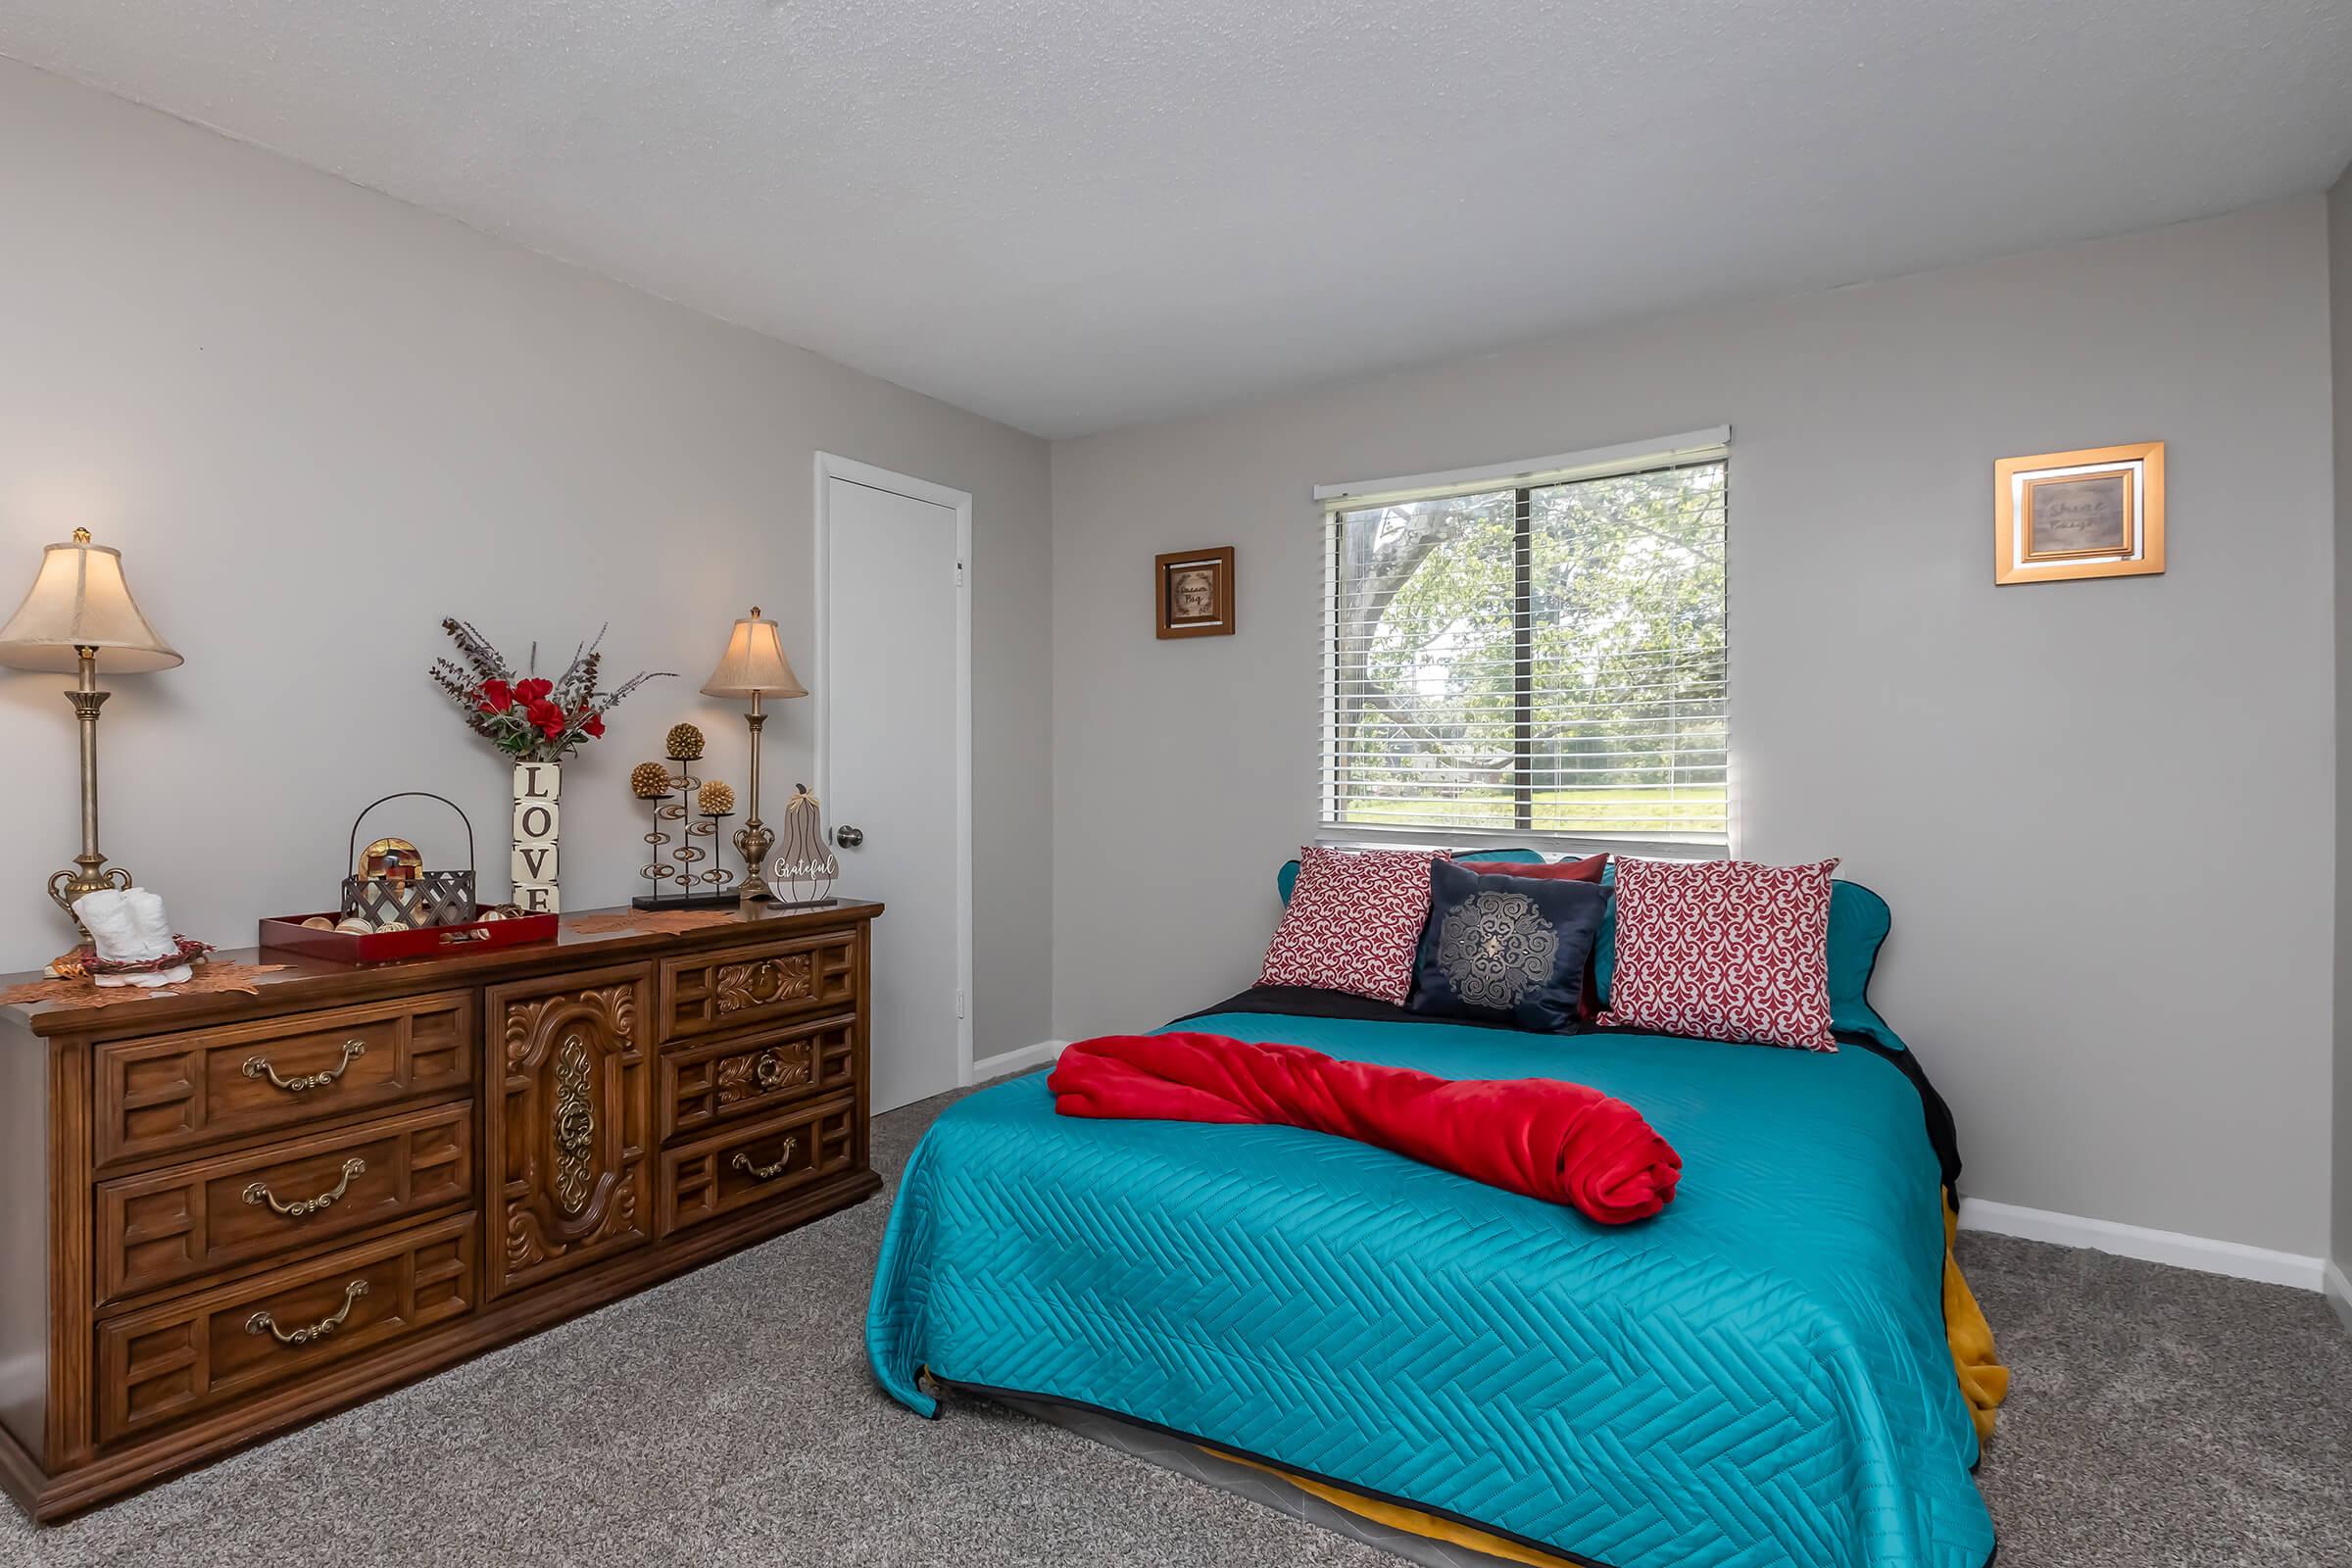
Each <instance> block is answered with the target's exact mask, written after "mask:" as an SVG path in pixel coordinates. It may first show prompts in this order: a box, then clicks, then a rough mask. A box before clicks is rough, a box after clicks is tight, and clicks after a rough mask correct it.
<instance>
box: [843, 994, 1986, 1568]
mask: <svg viewBox="0 0 2352 1568" xmlns="http://www.w3.org/2000/svg"><path fill="white" fill-rule="evenodd" d="M1181 1023H1182V1026H1183V1027H1184V1028H1187V1029H1193V1030H1201V1031H1206V1032H1211V1033H1218V1034H1227V1035H1233V1036H1236V1037H1239V1038H1242V1039H1248V1040H1274V1041H1285V1042H1290V1043H1294V1044H1298V1045H1302V1046H1307V1047H1311V1048H1313V1049H1315V1050H1318V1051H1324V1052H1328V1053H1330V1054H1334V1055H1338V1056H1343V1057H1348V1058H1353V1059H1358V1060H1364V1061H1372V1062H1379V1063H1385V1064H1390V1065H1397V1066H1410V1067H1417V1068H1420V1069H1422V1070H1424V1071H1428V1072H1432V1073H1437V1074H1440V1075H1442V1076H1446V1077H1452V1078H1516V1077H1532V1076H1550V1077H1559V1078H1566V1079H1571V1080H1574V1081H1576V1082H1580V1083H1585V1084H1590V1085H1593V1087H1595V1088H1599V1089H1601V1090H1604V1091H1606V1092H1607V1093H1609V1094H1611V1095H1614V1096H1617V1097H1618V1098H1620V1099H1622V1100H1625V1101H1627V1102H1628V1103H1631V1104H1633V1105H1635V1106H1636V1107H1637V1108H1639V1109H1640V1110H1641V1111H1642V1113H1643V1114H1644V1115H1645V1116H1646V1117H1647V1118H1648V1119H1649V1121H1650V1122H1651V1123H1652V1124H1653V1125H1654V1126H1655V1127H1656V1128H1657V1129H1658V1131H1660V1132H1661V1133H1663V1134H1664V1135H1665V1136H1666V1138H1667V1139H1668V1140H1669V1141H1670V1142H1672V1143H1673V1144H1674V1146H1675V1147H1676V1148H1677V1149H1678V1150H1679V1151H1680V1152H1681V1153H1682V1155H1683V1158H1684V1162H1685V1163H1684V1179H1683V1183H1682V1188H1681V1192H1680V1195H1679V1196H1678V1197H1677V1199H1676V1201H1675V1202H1674V1203H1673V1205H1672V1206H1671V1207H1669V1208H1668V1209H1667V1210H1666V1211H1665V1212H1664V1213H1663V1214H1661V1215H1659V1216H1657V1217H1656V1218H1654V1219H1651V1220H1647V1221H1643V1222H1641V1223H1638V1224H1634V1225H1631V1226H1625V1227H1619V1228H1610V1227H1604V1226H1600V1225H1596V1224H1593V1222H1591V1221H1589V1220H1587V1219H1585V1218H1584V1217H1583V1216H1581V1215H1580V1214H1578V1213H1576V1212H1575V1211H1573V1210H1571V1209H1567V1208H1563V1207H1559V1206H1556V1205H1552V1204H1547V1203H1544V1202H1541V1201H1536V1200H1533V1199H1527V1198H1521V1197H1518V1196H1515V1195H1513V1194H1509V1193H1505V1192H1502V1191H1499V1190H1496V1189H1494V1188H1489V1187H1484V1186H1480V1185H1478V1184H1477V1183H1474V1182H1471V1181H1468V1180H1466V1179H1464V1178H1461V1177H1458V1176H1454V1175H1450V1174H1448V1173H1446V1172H1444V1171H1440V1170H1437V1169H1434V1168H1432V1167H1429V1166H1424V1165H1420V1164H1416V1163H1414V1162H1412V1161H1409V1160H1406V1159H1403V1158H1401V1157H1400V1156H1397V1155H1395V1154H1391V1153H1388V1152H1383V1151H1380V1150H1376V1149H1372V1148H1368V1147H1365V1146H1362V1145H1358V1144H1353V1143H1349V1142H1347V1141H1344V1140H1341V1139H1336V1138H1330V1137H1325V1136H1322V1135H1319V1134H1314V1133H1308V1132H1302V1131H1298V1130H1294V1129H1289V1128H1279V1127H1238V1126H1235V1127H1228V1126H1203V1125H1199V1124H1192V1123H1174V1122H1160V1121H1084V1120H1078V1119H1073V1118H1065V1117H1060V1116H1057V1115H1055V1114H1054V1104H1053V1099H1052V1096H1051V1095H1050V1093H1049V1092H1048V1090H1047V1088H1046V1082H1045V1078H1044V1076H1043V1075H1037V1076H1031V1077H1027V1078H1022V1079H1016V1080H1014V1081H1011V1082H1009V1083H1005V1084H1003V1085H1000V1086H998V1087H996V1088H993V1089H989V1090H986V1091H983V1092H981V1093H979V1094H976V1095H973V1096H971V1097H969V1098H967V1099H965V1100H963V1101H961V1102H959V1103H956V1104H955V1105H954V1106H952V1107H950V1108H949V1110H948V1111H947V1112H946V1113H945V1114H943V1115H942V1116H941V1117H940V1119H939V1121H938V1122H937V1123H936V1124H935V1125H934V1126H933V1127H932V1129H931V1131H930V1132H929V1134H928V1135H927V1136H926V1137H925V1139H924V1141H923V1143H922V1145H921V1147H920V1148H919V1149H918V1150H917V1151H916V1152H915V1154H914V1155H913V1157H912V1159H911V1160H910V1161H909V1163H908V1165H907V1171H906V1174H905V1177H904V1179H903V1180H902V1182H901V1184H900V1188H899V1194H898V1199H897V1202H896V1205H895V1207H894V1209H893V1211H892V1214H891V1217H890V1224H889V1229H888V1233H887V1235H886V1237H885V1239H884V1242H883V1247H882V1251H881V1256H880V1260H879V1262H878V1265H877V1269H876V1276H875V1281H874V1292H873V1299H872V1305H871V1309H870V1313H869V1318H868V1323H867V1341H868V1348H869V1352H870V1355H871V1359H872V1363H873V1367H874V1371H875V1373H876V1375H877V1377H878V1378H879V1380H880V1382H881V1384H882V1386H883V1388H884V1389H886V1390H887V1391H888V1392H889V1393H890V1394H891V1395H892V1396H893V1397H896V1398H898V1399H899V1400H901V1401H902V1402H903V1403H905V1404H907V1406H909V1407H910V1408H912V1409H914V1410H916V1411H919V1412H921V1413H923V1414H925V1415H930V1414H934V1413H936V1411H937V1409H938V1404H937V1398H936V1396H935V1394H934V1393H932V1392H929V1391H928V1390H927V1388H926V1381H928V1382H929V1383H930V1384H931V1385H932V1386H933V1387H937V1386H940V1385H945V1386H947V1387H951V1388H963V1389H969V1390H974V1391H978V1392H982V1393H996V1394H1005V1395H1018V1396H1024V1397H1033V1398H1042V1399H1047V1400H1052V1401H1058V1402H1060V1403H1063V1404H1066V1405H1070V1406H1075V1407H1078V1408H1081V1409H1087V1410H1093V1411H1099V1412H1105V1413H1107V1414H1109V1415H1112V1416H1115V1417H1118V1418H1121V1419H1123V1420H1125V1421H1128V1422H1131V1423H1136V1424H1139V1425H1142V1426H1145V1427H1150V1428H1155V1429H1159V1430H1161V1431H1164V1432H1167V1433H1171V1434H1175V1435H1178V1436H1181V1437H1184V1438H1186V1439H1189V1440H1191V1441H1194V1442H1198V1443H1200V1444H1202V1445H1204V1446H1208V1447H1210V1448H1211V1449H1214V1450H1219V1451H1222V1452H1224V1453H1228V1454H1232V1455H1235V1456H1238V1457H1241V1458H1244V1459H1248V1460H1252V1461H1256V1462H1260V1463H1264V1464H1269V1465H1272V1466H1276V1467H1278V1468H1280V1469H1281V1470H1283V1471H1286V1472H1289V1473H1291V1474H1293V1475H1296V1476H1299V1477H1302V1478H1306V1479H1308V1480H1309V1481H1311V1482H1314V1483H1319V1484H1322V1485H1324V1486H1326V1487H1329V1488H1335V1489H1338V1490H1339V1491H1341V1492H1342V1493H1345V1494H1348V1495H1354V1496H1359V1497H1363V1498H1368V1499H1375V1500H1377V1501H1380V1502H1385V1503H1390V1504H1397V1505H1401V1506H1403V1507H1405V1508H1409V1509H1412V1510H1417V1511H1419V1512H1421V1513H1424V1514H1427V1515H1430V1516H1434V1517H1435V1518H1437V1519H1440V1520H1447V1521H1454V1522H1458V1523H1460V1524H1462V1525H1466V1526H1469V1527H1473V1528H1474V1529H1476V1530H1478V1531H1481V1532H1485V1533H1489V1534H1491V1535H1493V1536H1495V1537H1499V1538H1501V1539H1502V1540H1503V1541H1505V1542H1509V1543H1517V1544H1524V1545H1527V1546H1532V1547H1535V1548H1538V1549H1539V1550H1541V1551H1543V1552H1546V1553H1550V1554H1553V1555H1555V1556H1558V1557H1563V1558H1566V1559H1567V1560H1569V1561H1571V1562H1577V1563H1587V1564H1597V1565H1603V1568H1766V1565H1784V1564H1785V1565H1792V1568H1843V1565H1853V1568H1984V1565H1985V1563H1987V1562H1988V1561H1989V1560H1990V1558H1991V1556H1992V1552H1993V1546H1994V1542H1993V1532H1992V1525H1991V1521H1990V1518H1989V1516H1988V1515H1987V1513H1986V1511H1985V1504H1984V1501H1983V1499H1982V1498H1981V1496H1980V1495H1979V1494H1978V1492H1977V1490H1976V1487H1975V1484H1974V1482H1973V1480H1972V1479H1971V1470H1972V1468H1973V1467H1974V1464H1975V1462H1976V1458H1977V1445H1978V1438H1977V1431H1976V1427H1975V1426H1974V1424H1973V1423H1972V1420H1971V1416H1970V1411H1969V1407H1968V1401H1967V1400H1966V1398H1964V1397H1963V1396H1962V1393H1961V1389H1960V1386H1959V1382H1958V1380H1957V1378H1956V1377H1955V1374H1954V1364H1953V1355H1952V1351H1951V1349H1950V1348H1948V1347H1947V1344H1946V1335H1945V1322H1944V1304H1943V1289H1944V1264H1945V1241H1946V1237H1945V1231H1944V1225H1943V1219H1944V1216H1943V1194H1944V1192H1945V1191H1946V1189H1947V1187H1948V1184H1949V1181H1950V1179H1951V1178H1952V1176H1953V1175H1954V1174H1956V1168H1957V1156H1956V1153H1955V1152H1954V1151H1953V1149H1952V1147H1951V1138H1950V1123H1949V1118H1948V1116H1947V1115H1945V1114H1944V1112H1943V1107H1942V1103H1941V1102H1940V1101H1939V1100H1937V1099H1936V1095H1935V1093H1934V1091H1933V1089H1932V1088H1930V1087H1929V1086H1928V1084H1927V1081H1926V1079H1925V1076H1924V1074H1922V1073H1921V1072H1920V1071H1919V1070H1918V1067H1917V1064H1916V1061H1915V1059H1914V1058H1912V1057H1911V1056H1910V1054H1909V1053H1907V1052H1906V1051H1904V1050H1903V1047H1902V1044H1901V1042H1900V1041H1899V1040H1897V1039H1896V1038H1895V1037H1894V1035H1893V1033H1892V1031H1891V1030H1888V1029H1887V1028H1886V1026H1885V1024H1884V1023H1883V1022H1882V1021H1881V1020H1879V1019H1878V1018H1877V1016H1876V1014H1874V1013H1870V1012H1869V1010H1868V1008H1867V1005H1862V1004H1859V1003H1852V1004H1850V1005H1842V1006H1841V1007H1840V1016H1839V1024H1840V1029H1839V1039H1840V1041H1841V1043H1842V1045H1843V1047H1844V1049H1841V1050H1840V1051H1838V1052H1837V1053H1836V1054H1819V1053H1809V1052H1796V1051H1782V1050H1773V1049H1769V1048H1761V1047H1756V1046H1734V1045H1726V1044H1721V1043H1718V1042H1713V1041H1704V1040H1687V1039H1675V1038H1668V1037H1664V1036H1655V1035H1643V1034H1630V1033H1618V1032H1588V1033H1585V1034H1581V1035H1574V1036H1547V1035H1531V1034H1525V1033H1521V1032H1518V1031H1515V1030H1507V1029H1495V1028H1488V1027H1480V1026H1475V1025H1464V1024H1458V1023H1444V1022H1434V1021H1429V1020H1426V1019H1421V1018H1418V1017H1416V1016H1415V1015H1413V1014H1410V1013H1407V1012H1404V1011H1403V1010H1401V1009H1397V1008H1390V1007H1386V1006H1384V1005H1379V1004H1373V1003H1368V1002H1364V1001H1362V1000H1361V999H1354V998H1347V997H1341V996H1338V995H1336V994H1331V993H1309V994H1303V995H1301V994H1299V993H1296V992H1289V991H1281V990H1260V991H1253V992H1250V993H1246V994H1244V996H1242V997H1240V998H1236V999H1234V1000H1233V1001H1232V1002H1230V1003H1227V1004H1224V1005H1221V1006H1220V1007H1219V1008H1217V1009H1213V1010H1211V1011H1209V1012H1207V1013H1204V1014H1197V1015H1194V1016H1193V1017H1191V1018H1189V1019H1186V1020H1181ZM1172 1027H1173V1026H1172ZM925 1374H928V1380H926V1378H925V1376H924V1375H925Z"/></svg>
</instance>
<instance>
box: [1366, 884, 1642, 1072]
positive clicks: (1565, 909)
mask: <svg viewBox="0 0 2352 1568" xmlns="http://www.w3.org/2000/svg"><path fill="white" fill-rule="evenodd" d="M1429 883H1430V894H1429V905H1430V907H1429V924H1428V926H1427V927H1426V928H1425V929H1424V930H1423V931H1422V933H1421V946H1420V951H1419V953H1418V955H1417V956H1416V957H1415V958H1414V962H1413V1002H1412V1006H1413V1010H1414V1011H1415V1012H1426V1013H1429V1014H1431V1015H1433V1016H1436V1017H1445V1018H1478V1019H1483V1020H1486V1021H1488V1022H1491V1023H1509V1024H1514V1025H1516V1026H1517V1027H1519V1028H1521V1029H1533V1030H1538V1031H1541V1032H1543V1033H1545V1034H1559V1033H1563V1032H1565V1031H1567V1030H1570V1029H1573V1028H1574V1027H1576V1024H1577V1020H1578V1009H1577V1002H1578V998H1579V997H1580V996H1581V995H1582V994H1583V991H1584V980H1585V964H1586V960H1587V959H1589V958H1590V957H1591V956H1592V954H1593V937H1594V936H1595V935H1597V934H1598V933H1599V930H1600V911H1601V909H1602V908H1603V907H1605V906H1606V905H1607V904H1608V902H1609V890H1608V889H1607V888H1604V887H1602V886H1601V885H1600V883H1599V880H1598V868H1597V867H1595V869H1594V877H1593V879H1592V880H1586V879H1582V878H1576V877H1534V876H1506V875H1503V874H1501V873H1500V872H1499V870H1498V869H1497V868H1495V867H1493V866H1480V867H1477V868H1475V869H1473V868H1472V867H1469V866H1463V865H1454V864H1451V863H1449V862H1447V861H1445V860H1439V861H1436V862H1434V863H1432V864H1431V866H1430V868H1429Z"/></svg>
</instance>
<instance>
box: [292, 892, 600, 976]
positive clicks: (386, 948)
mask: <svg viewBox="0 0 2352 1568" xmlns="http://www.w3.org/2000/svg"><path fill="white" fill-rule="evenodd" d="M474 912H475V913H476V914H477V915H478V914H479V913H480V912H481V906H479V905H476V906H474ZM319 918H325V919H328V920H332V919H335V918H337V916H336V915H335V913H334V911H332V910H329V909H322V910H320V911H319V914H315V915H313V914H285V915H279V916H278V917H277V918H275V919H271V920H264V921H263V922H262V940H261V945H262V946H263V947H265V948H282V949H285V950H287V951H288V952H292V953H302V954H308V955H309V956H312V957H314V958H324V959H325V960H326V961H327V962H329V963H384V962H387V961H389V960H391V959H394V958H423V957H429V956H431V955H433V954H436V953H450V952H456V951H460V950H472V949H476V948H513V947H519V946H520V945H521V944H523V943H525V942H553V941H555V939H556V926H557V924H558V923H559V921H558V917H557V916H555V915H552V914H523V915H516V916H515V917H514V918H512V919H506V920H480V919H477V920H475V921H473V922H472V923H471V924H469V925H428V926H425V927H423V928H422V929H420V930H416V931H370V932H368V934H367V935H365V936H362V935H361V934H360V933H358V932H356V931H321V930H319V929H318V928H317V927H316V926H307V925H304V924H303V923H302V922H303V921H305V920H316V919H319Z"/></svg>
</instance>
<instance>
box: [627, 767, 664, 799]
mask: <svg viewBox="0 0 2352 1568" xmlns="http://www.w3.org/2000/svg"><path fill="white" fill-rule="evenodd" d="M629 793H630V794H631V795H634V796H636V797H637V798H638V799H639V800H641V801H658V800H660V799H661V798H662V796H664V795H667V794H668V793H669V769H668V768H666V767H663V766H662V764H661V763H660V762H639V763H638V764H637V765H636V766H635V767H632V768H630V769H629Z"/></svg>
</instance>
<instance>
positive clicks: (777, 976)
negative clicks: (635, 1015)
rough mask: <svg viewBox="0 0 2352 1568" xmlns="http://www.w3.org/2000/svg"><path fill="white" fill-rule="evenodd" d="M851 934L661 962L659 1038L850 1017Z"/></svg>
mask: <svg viewBox="0 0 2352 1568" xmlns="http://www.w3.org/2000/svg"><path fill="white" fill-rule="evenodd" d="M858 931H859V928H858V927H856V926H851V927H848V928H846V929H843V930H840V931H825V932H819V933H818V934H816V935H814V936H807V937H800V938H797V939H795V940H793V941H790V942H775V943H769V944H767V945H765V946H762V947H759V948H754V949H749V950H744V949H738V950H736V951H734V952H730V953H711V954H698V955H696V956H693V957H686V958H665V959H663V960H662V982H661V1019H662V1039H664V1040H682V1039H685V1038H687V1037H689V1036H693V1035H707V1034H713V1033H715V1032H717V1031H718V1030H721V1029H741V1028H744V1027H746V1026H747V1025H751V1024H758V1023H767V1022H770V1021H772V1020H774V1019H778V1018H800V1017H807V1016H808V1015H809V1014H810V1013H817V1012H847V1011H849V1010H851V1009H852V1008H853V1007H855V1006H856V1005H857V1003H858V992H859V990H860V989H861V986H862V977H861V976H860V975H859V973H858Z"/></svg>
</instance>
